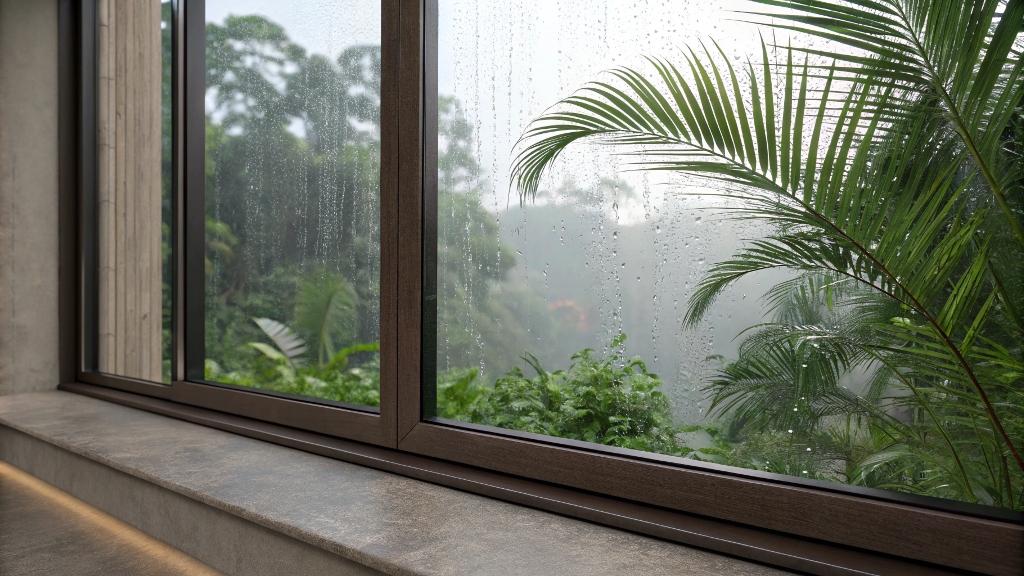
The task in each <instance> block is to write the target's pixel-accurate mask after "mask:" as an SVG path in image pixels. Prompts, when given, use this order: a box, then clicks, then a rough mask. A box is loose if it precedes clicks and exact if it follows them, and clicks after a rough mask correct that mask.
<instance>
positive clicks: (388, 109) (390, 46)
mask: <svg viewBox="0 0 1024 576" xmlns="http://www.w3.org/2000/svg"><path fill="white" fill-rule="evenodd" d="M173 2H174V14H175V25H176V26H175V31H174V38H175V43H176V46H175V48H174V50H175V52H174V53H175V55H176V56H178V58H177V60H176V62H175V70H174V71H173V74H172V78H173V79H172V92H173V94H174V105H173V109H174V110H175V112H176V114H177V117H176V119H175V125H174V132H175V134H174V138H173V141H174V145H175V150H174V153H173V158H174V160H173V164H172V165H173V170H174V173H173V186H172V187H173V189H174V190H175V193H176V199H175V204H174V222H175V226H174V232H173V245H174V246H173V248H174V250H173V253H174V256H173V257H174V258H175V266H174V268H175V277H174V279H173V286H174V291H175V294H174V298H173V306H174V308H173V324H174V325H173V328H172V335H173V336H172V337H173V338H174V341H173V343H172V356H173V357H172V379H173V383H172V384H170V385H163V384H156V383H150V382H142V381H136V380H131V379H127V378H120V377H116V376H110V375H106V374H99V373H95V372H89V371H83V370H82V366H83V365H84V364H83V362H82V361H83V358H84V356H83V355H84V351H83V349H84V347H85V346H86V345H88V344H89V342H88V338H87V336H86V334H87V332H85V331H84V330H83V327H84V326H88V325H89V319H88V318H86V317H85V316H84V315H85V314H88V313H89V306H88V305H87V301H84V300H82V299H81V297H80V295H82V294H83V291H84V290H85V289H87V287H88V286H89V271H88V267H87V266H85V265H84V264H83V263H85V262H88V261H89V260H88V258H89V257H90V256H91V254H90V253H89V249H90V240H89V239H90V238H91V236H90V233H91V229H90V223H89V221H88V219H81V220H77V219H76V217H75V216H76V214H79V215H80V214H81V212H78V211H79V210H80V208H79V207H87V206H89V204H88V190H89V186H94V185H95V181H94V178H95V164H94V162H95V157H94V156H93V154H94V151H93V150H91V148H94V144H95V141H94V140H93V141H92V142H91V143H90V135H92V134H95V129H94V128H95V118H94V117H93V114H92V113H91V112H90V110H94V109H95V108H94V105H95V62H94V61H90V58H89V57H88V56H87V55H88V54H91V53H92V52H90V50H94V47H95V19H94V18H92V19H91V20H90V13H89V7H90V6H94V3H93V2H92V1H88V0H87V1H86V2H82V3H81V4H80V6H81V8H76V7H75V6H74V5H75V3H74V2H72V0H61V6H62V9H61V10H62V12H61V14H62V28H61V29H62V31H65V32H66V31H67V30H69V29H70V30H77V31H78V34H79V35H80V37H78V38H76V39H75V42H68V41H67V38H65V37H64V36H62V53H63V54H65V55H69V54H75V50H74V48H75V47H76V45H77V47H80V48H81V51H80V52H79V54H81V55H82V58H81V60H80V61H79V64H78V69H77V70H74V71H70V72H69V71H66V70H65V71H64V72H62V78H65V79H66V80H67V83H66V85H68V86H74V87H75V90H74V91H71V92H72V93H73V96H71V98H72V102H73V103H72V104H70V105H66V106H62V126H66V125H68V124H72V123H73V124H75V125H76V127H77V130H71V131H68V130H63V129H62V134H63V136H62V151H64V150H65V148H67V149H68V150H71V149H72V148H74V149H76V150H77V154H78V159H77V163H75V162H70V160H68V159H67V158H70V155H69V156H64V157H62V158H64V159H62V173H61V174H62V175H61V182H62V189H64V190H65V191H66V192H65V194H64V196H62V204H61V209H62V216H63V217H67V218H66V219H65V218H63V217H62V222H71V224H70V225H68V226H66V227H64V226H63V224H62V234H63V235H62V256H61V258H62V260H61V262H62V268H61V270H62V280H63V281H64V282H65V284H64V286H67V285H70V286H72V287H77V288H75V289H76V290H78V291H77V292H75V293H74V294H73V295H72V293H71V290H67V289H65V290H64V291H62V294H64V295H65V296H64V298H62V301H61V303H62V304H61V316H62V318H63V319H66V320H67V322H65V323H64V328H65V330H63V331H62V341H61V344H62V350H65V354H64V355H62V359H63V358H68V357H69V356H70V355H71V354H72V352H71V349H72V347H74V364H73V365H74V367H75V370H68V369H67V368H66V365H69V364H71V363H70V362H64V363H62V382H63V384H64V385H63V386H62V387H63V388H64V389H67V390H73V391H76V392H80V393H86V394H90V395H93V396H98V397H102V398H105V399H107V400H111V401H115V402H120V403H123V404H127V405H132V406H137V407H139V408H143V409H147V410H151V411H154V412H158V413H163V414H168V415H171V416H175V417H178V418H183V419H186V420H191V421H195V422H199V423H203V424H206V425H210V426H216V427H220V428H223V429H228V430H232V431H235V432H238V433H242V434H248V435H251V436H254V437H258V438H263V439H266V440H269V441H272V442H277V443H281V444H285V445H290V446H294V447H296V448H300V449H304V450H309V451H312V452H317V453H321V454H325V455H328V456H332V457H335V458H341V459H345V460H350V461H354V462H358V463H361V464H366V465H369V466H375V467H378V468H382V469H385V470H391V471H394V472H396V473H401V474H406V475H410V476H413V477H417V478H422V479H425V480H428V481H431V482H437V483H441V484H446V485H449V486H454V487H457V488H460V489H465V490H471V491H475V492H479V493H483V494H487V495H491V496H494V497H498V498H503V499H507V500H511V501H514V502H520V503H523V504H526V505H530V506H535V507H539V508H544V509H549V510H553V511H556V512H560V513H564V514H569V515H573V516H578V517H582V518H586V519H589V520H593V521H597V522H602V523H606V524H611V525H614V526H619V527H622V528H626V529H630V530H634V531H638V532H642V533H646V534H651V535H655V536H658V537H663V538H668V539H672V540H676V541H681V542H686V543H691V544H696V545H702V546H707V547H709V548H712V549H716V550H719V551H722V552H726V553H732V554H736V555H739V556H743V557H749V558H753V559H755V560H759V561H765V562H770V563H773V564H778V565H782V566H787V567H790V568H794V569H801V570H807V571H809V572H813V573H821V574H826V573H842V574H849V573H917V572H918V571H919V572H920V573H934V572H933V571H932V570H931V569H929V568H926V567H924V566H923V565H921V564H919V562H925V563H927V564H929V565H931V566H933V567H946V568H952V569H955V570H958V571H960V570H967V571H978V572H984V573H991V574H1024V521H1022V518H1024V515H1021V514H1019V513H1015V512H1008V513H1005V514H1003V513H1001V511H999V510H998V509H991V508H987V507H980V506H973V505H961V504H959V503H955V502H950V501H945V500H940V499H935V498H923V497H915V496H910V495H903V494H899V493H895V492H888V491H882V490H873V489H858V488H854V487H848V486H843V485H830V484H825V483H821V482H815V481H808V480H802V479H799V478H790V477H785V476H779V475H773V474H767V473H759V472H756V471H745V470H738V469H730V468H726V467H720V466H715V465H710V464H708V465H701V464H697V463H693V462H685V461H681V460H680V459H675V458H671V457H663V456H659V455H654V454H647V453H643V452H637V451H632V450H624V449H615V448H607V447H601V446H595V445H589V444H586V443H582V442H574V441H568V440H562V439H558V438H552V437H544V436H539V435H533V434H525V433H520V432H516V431H511V430H503V429H497V428H490V427H485V426H476V425H472V424H466V423H461V422H453V421H445V420H440V419H436V418H431V417H429V415H428V417H424V414H425V412H424V406H425V405H430V404H432V402H433V395H432V394H431V393H430V391H429V390H426V391H425V390H424V389H423V387H422V382H424V381H425V380H427V379H424V377H423V376H424V374H425V373H429V372H430V371H432V370H434V366H433V364H434V362H433V359H432V357H431V356H430V355H429V354H425V352H430V350H426V349H425V344H428V343H425V342H424V337H423V335H424V330H434V329H435V328H436V325H435V324H436V317H435V315H436V300H434V299H432V298H430V297H429V296H430V293H431V290H430V289H429V287H430V286H432V284H433V283H436V271H435V270H432V269H431V267H430V266H425V265H424V262H427V263H432V262H433V259H432V258H429V257H426V256H429V254H428V253H427V252H426V250H429V249H433V248H432V247H436V234H437V228H436V226H437V213H436V212H437V203H436V199H437V179H436V173H437V172H436V167H437V164H436V163H437V137H436V131H437V126H436V121H437V71H436V66H437V1H436V0H425V1H421V0H382V39H381V49H382V86H381V100H382V102H381V140H382V141H381V229H382V235H381V236H382V239H381V344H382V346H381V406H380V411H379V413H376V414H375V413H372V412H369V411H366V410H360V409H357V408H347V407H341V406H329V405H324V404H322V403H316V402H315V401H311V400H299V399H292V398H282V397H279V396H274V395H272V394H268V393H265V392H260V391H251V390H245V389H239V388H237V387H228V386H223V385H217V384H215V383H206V382H202V381H199V379H200V378H201V377H202V373H201V369H202V361H203V356H204V353H203V352H204V347H203V340H202V337H203V322H204V315H203V306H202V301H203V300H202V299H203V292H204V284H205V279H204V271H203V264H202V260H203V253H204V246H203V242H204V230H203V225H204V221H205V218H204V213H203V212H204V206H205V205H204V202H203V201H202V200H203V196H202V194H203V186H204V172H203V165H204V162H203V160H204V159H203V154H204V146H203V134H204V122H205V120H204V118H205V104H204V95H205V38H204V31H205V18H204V16H205V14H204V12H205V11H204V10H203V5H204V0H173ZM189 7H191V10H192V11H191V13H189ZM76 10H80V11H79V12H77V13H76ZM68 18H74V19H75V20H76V26H77V28H76V26H68V25H67V20H68ZM190 32H191V33H190ZM62 34H63V32H62ZM62 70H64V69H62ZM90 75H91V76H90ZM79 91H80V92H79ZM64 92H68V91H64ZM63 98H65V99H67V98H68V96H67V95H66V94H65V95H64V96H63ZM62 102H65V103H66V101H62ZM74 104H78V107H77V109H75V106H74ZM90 107H92V108H90ZM76 112H77V115H76ZM90 122H92V124H90ZM65 138H66V139H69V140H70V141H72V142H74V140H75V139H77V144H70V145H69V144H66V140H65ZM72 173H74V175H75V176H74V177H67V176H65V174H72ZM80 192H81V193H84V196H82V197H79V193H80ZM68 198H70V199H68ZM76 203H78V204H77V206H76ZM75 228H78V230H75ZM76 242H77V245H76ZM72 251H73V252H74V256H72V257H68V256H67V254H68V253H69V252H72ZM69 278H73V279H74V280H73V281H69V280H68V279H69ZM189 278H199V279H200V280H199V281H196V282H187V281H186V280H187V279H189ZM425 287H427V288H428V289H426V290H425ZM62 288H63V286H62ZM425 295H426V296H427V297H426V298H425V297H424V296H425ZM72 297H73V298H74V301H73V302H71V299H72ZM72 317H73V318H74V320H73V321H72V320H70V318H72ZM69 326H73V327H74V329H73V330H71V329H69ZM68 333H70V334H72V335H73V337H68V336H65V334H68ZM428 333H429V332H428ZM76 341H77V343H78V345H77V346H76V345H75V342H76ZM197 369H198V373H197V372H196V370H197ZM72 373H73V374H74V379H75V381H77V382H82V383H86V384H88V385H86V386H82V385H78V384H74V383H72V382H71V381H70V378H71V375H72ZM190 376H191V377H192V378H190ZM197 377H198V378H197ZM89 385H96V386H100V387H101V388H97V387H96V386H89ZM103 387H105V388H108V389H114V390H111V391H109V392H108V391H104V390H103ZM115 390H116V391H115ZM118 391H119V392H118ZM125 392H127V393H129V394H124V393H125ZM147 397H148V398H147ZM424 398H427V399H428V402H426V403H425V402H424ZM279 426H283V427H284V428H280V427H279ZM289 430H292V431H289ZM303 430H304V431H307V432H300V431H303ZM309 433H315V434H319V435H323V437H320V438H319V439H317V437H316V436H315V435H313V436H311V435H310V434H309ZM297 438H299V439H297ZM335 439H341V440H335ZM348 441H356V442H359V443H363V444H370V445H376V446H381V447H383V448H384V449H383V450H382V449H371V448H369V447H363V448H361V447H360V445H358V444H346V442H348ZM395 448H397V450H394V449H395ZM388 449H391V450H388ZM367 451H369V452H367ZM369 453H372V456H367V454H369ZM410 459H411V460H410ZM410 462H414V463H415V465H413V464H410ZM424 470H428V472H424ZM481 478H486V481H484V480H481ZM673 522H676V523H680V522H682V523H683V524H685V525H690V524H686V523H691V524H692V525H693V526H696V528H692V530H695V531H696V532H702V534H703V535H700V534H696V535H695V532H693V531H689V532H688V531H686V530H683V531H678V530H677V531H675V532H673V531H672V530H670V529H669V526H670V525H671V524H672V523H673ZM723 527H725V528H723ZM716 530H725V531H726V532H729V531H730V530H731V531H732V532H730V533H732V534H743V536H741V537H740V536H737V538H739V539H740V540H743V539H746V540H745V541H746V542H747V543H748V544H746V545H745V546H746V547H742V546H741V547H739V548H736V547H729V546H727V545H724V544H721V545H720V543H719V540H717V539H716V537H715V536H714V534H716V532H715V531H716ZM751 535H753V536H751ZM787 546H788V547H787ZM823 550H824V552H822V551H823ZM829 550H834V560H835V561H834V563H831V562H827V561H825V560H823V558H828V556H829V552H828V551H829ZM864 552H868V553H876V554H881V555H882V556H878V563H877V567H876V568H874V569H873V568H869V567H868V566H870V565H872V560H871V557H870V556H865V554H864ZM802 555H803V556H802ZM812 556H813V557H816V558H818V560H817V561H815V562H810V563H808V562H805V561H804V559H805V558H809V557H812ZM865 558H867V560H865ZM886 558H888V559H886ZM899 559H907V560H910V561H911V562H912V564H906V565H903V564H901V563H900V561H899ZM829 560H831V559H829ZM893 566H902V568H899V569H897V570H895V571H894V570H893Z"/></svg>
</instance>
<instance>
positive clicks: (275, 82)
mask: <svg viewBox="0 0 1024 576" xmlns="http://www.w3.org/2000/svg"><path fill="white" fill-rule="evenodd" d="M206 21H207V25H206V42H207V45H206V69H207V76H206V77H207V85H206V119H207V124H206V127H207V128H206V259H207V260H206V262H207V264H206V367H205V370H206V378H207V379H208V380H212V381H217V382H223V383H227V384H234V385H240V386H251V387H255V388H261V389H264V390H271V391H275V392H279V393H285V394H295V395H301V396H305V397H315V398H320V399H324V400H332V401H341V402H348V403H356V404H362V405H368V406H377V405H378V404H379V403H380V400H379V397H380V370H379V357H378V350H379V343H378V341H379V338H380V328H379V325H380V174H379V172H380V130H379V118H380V73H381V68H380V21H381V8H380V3H379V2H375V1H358V0H349V1H345V0H334V1H325V0H316V1H314V0H308V1H301V2H271V1H267V2H252V1H248V0H246V1H229V0H208V1H207V3H206Z"/></svg>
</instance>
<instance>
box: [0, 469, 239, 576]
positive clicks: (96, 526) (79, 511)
mask: <svg viewBox="0 0 1024 576" xmlns="http://www.w3.org/2000/svg"><path fill="white" fill-rule="evenodd" d="M0 479H2V480H3V481H5V482H11V483H13V484H17V485H18V486H20V487H22V488H24V489H25V490H28V491H30V492H32V493H33V494H34V495H35V496H37V497H39V498H41V499H45V500H47V501H49V502H50V503H52V504H53V505H54V506H56V507H59V508H60V509H61V510H62V511H64V512H65V513H66V514H67V515H68V516H69V517H74V518H77V519H79V520H81V521H82V522H84V523H86V524H88V525H89V528H91V529H93V530H96V531H103V532H105V533H106V534H107V535H109V536H110V537H111V538H112V539H116V540H119V541H121V542H124V543H126V544H128V545H129V546H131V547H132V548H134V551H135V553H136V554H137V555H139V556H144V557H148V558H149V559H150V560H151V562H152V563H153V564H154V565H163V566H165V567H167V568H168V569H169V570H173V571H175V572H177V573H179V574H183V575H187V576H207V575H211V576H212V575H220V574H223V573H222V572H220V571H218V570H214V569H213V568H210V567H209V566H207V565H206V564H203V563H202V562H200V561H198V560H196V559H195V558H192V557H191V556H189V555H187V554H185V553H183V552H181V551H180V550H178V549H176V548H173V547H171V546H168V545H167V544H165V543H164V542H161V541H160V540H157V539H156V538H153V537H152V536H150V535H149V534H146V533H145V532H142V531H141V530H139V529H137V528H135V527H133V526H131V525H130V524H127V523H125V522H122V521H121V520H118V519H117V518H114V517H113V516H111V515H109V514H107V513H105V512H103V511H101V510H99V509H97V508H94V507H93V506H90V505H89V504H86V503H85V502H82V501H81V500H79V499H77V498H75V497H74V496H71V495H70V494H68V493H66V492H63V491H61V490H59V489H57V488H55V487H53V486H52V485H50V484H47V483H46V482H43V481H42V480H39V479H38V478H36V477H35V476H32V475H30V474H28V473H26V472H23V471H22V470H19V469H18V468H15V467H14V466H11V465H10V464H8V463H7V462H3V461H0Z"/></svg>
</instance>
